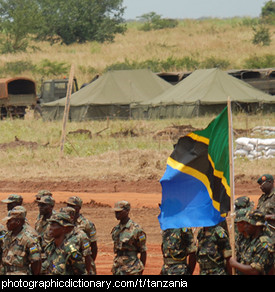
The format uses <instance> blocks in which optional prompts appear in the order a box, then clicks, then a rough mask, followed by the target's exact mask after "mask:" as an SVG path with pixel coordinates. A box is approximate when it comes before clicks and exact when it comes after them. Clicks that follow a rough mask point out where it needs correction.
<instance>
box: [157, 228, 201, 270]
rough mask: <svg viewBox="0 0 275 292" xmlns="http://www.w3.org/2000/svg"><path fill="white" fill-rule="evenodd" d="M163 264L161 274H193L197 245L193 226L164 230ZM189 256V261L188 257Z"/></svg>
mask: <svg viewBox="0 0 275 292" xmlns="http://www.w3.org/2000/svg"><path fill="white" fill-rule="evenodd" d="M161 250H162V254H163V262H164V264H163V266H162V269H161V275H192V274H193V271H194V268H195V265H196V256H195V252H196V246H195V244H194V238H193V232H192V229H191V228H175V229H166V230H164V231H163V232H162V246H161ZM188 256H189V262H187V257H188Z"/></svg>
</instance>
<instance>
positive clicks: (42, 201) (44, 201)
mask: <svg viewBox="0 0 275 292" xmlns="http://www.w3.org/2000/svg"><path fill="white" fill-rule="evenodd" d="M38 204H47V205H50V206H54V204H55V200H54V198H53V197H51V196H43V197H41V198H40V200H39V201H38Z"/></svg>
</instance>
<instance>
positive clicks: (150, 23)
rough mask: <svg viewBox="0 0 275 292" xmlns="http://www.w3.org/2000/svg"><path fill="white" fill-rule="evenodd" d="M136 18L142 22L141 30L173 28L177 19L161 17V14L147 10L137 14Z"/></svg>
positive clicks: (176, 23)
mask: <svg viewBox="0 0 275 292" xmlns="http://www.w3.org/2000/svg"><path fill="white" fill-rule="evenodd" d="M138 18H139V19H140V20H141V21H143V22H144V24H143V26H142V27H141V30H143V31H150V30H158V29H164V28H174V27H176V26H177V25H178V21H177V20H175V19H169V18H161V15H159V14H156V13H155V12H149V13H146V14H143V15H141V16H138Z"/></svg>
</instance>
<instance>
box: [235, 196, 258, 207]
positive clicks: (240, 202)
mask: <svg viewBox="0 0 275 292" xmlns="http://www.w3.org/2000/svg"><path fill="white" fill-rule="evenodd" d="M253 206H254V202H251V201H250V198H249V197H247V196H242V197H239V198H237V199H236V200H235V210H239V209H243V208H252V207H253Z"/></svg>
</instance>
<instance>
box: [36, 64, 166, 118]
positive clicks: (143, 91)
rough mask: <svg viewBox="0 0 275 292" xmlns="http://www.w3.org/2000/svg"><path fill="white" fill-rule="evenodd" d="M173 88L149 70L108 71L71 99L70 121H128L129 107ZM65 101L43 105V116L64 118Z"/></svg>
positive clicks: (63, 99)
mask: <svg viewBox="0 0 275 292" xmlns="http://www.w3.org/2000/svg"><path fill="white" fill-rule="evenodd" d="M171 87H172V85H171V84H169V83H168V82H166V81H164V80H163V79H161V78H160V77H158V76H157V75H156V74H154V73H153V72H151V71H150V70H119V71H109V72H107V73H105V74H104V75H103V76H101V77H99V78H98V79H97V80H96V81H94V82H92V83H90V84H89V85H87V86H86V87H84V88H82V89H80V90H79V91H77V92H76V93H74V94H72V96H71V103H70V118H71V120H75V121H81V120H87V119H102V118H105V117H107V116H108V117H110V118H112V117H114V118H115V117H117V118H128V117H129V116H130V115H131V111H130V104H132V103H140V102H143V101H147V100H150V99H152V98H154V97H156V96H158V95H160V94H162V93H163V92H164V91H166V90H168V89H169V88H171ZM65 100H66V98H62V99H60V100H57V101H54V102H50V103H45V104H43V105H42V107H43V117H44V118H45V119H48V120H52V119H60V118H62V117H63V112H64V106H65Z"/></svg>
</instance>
